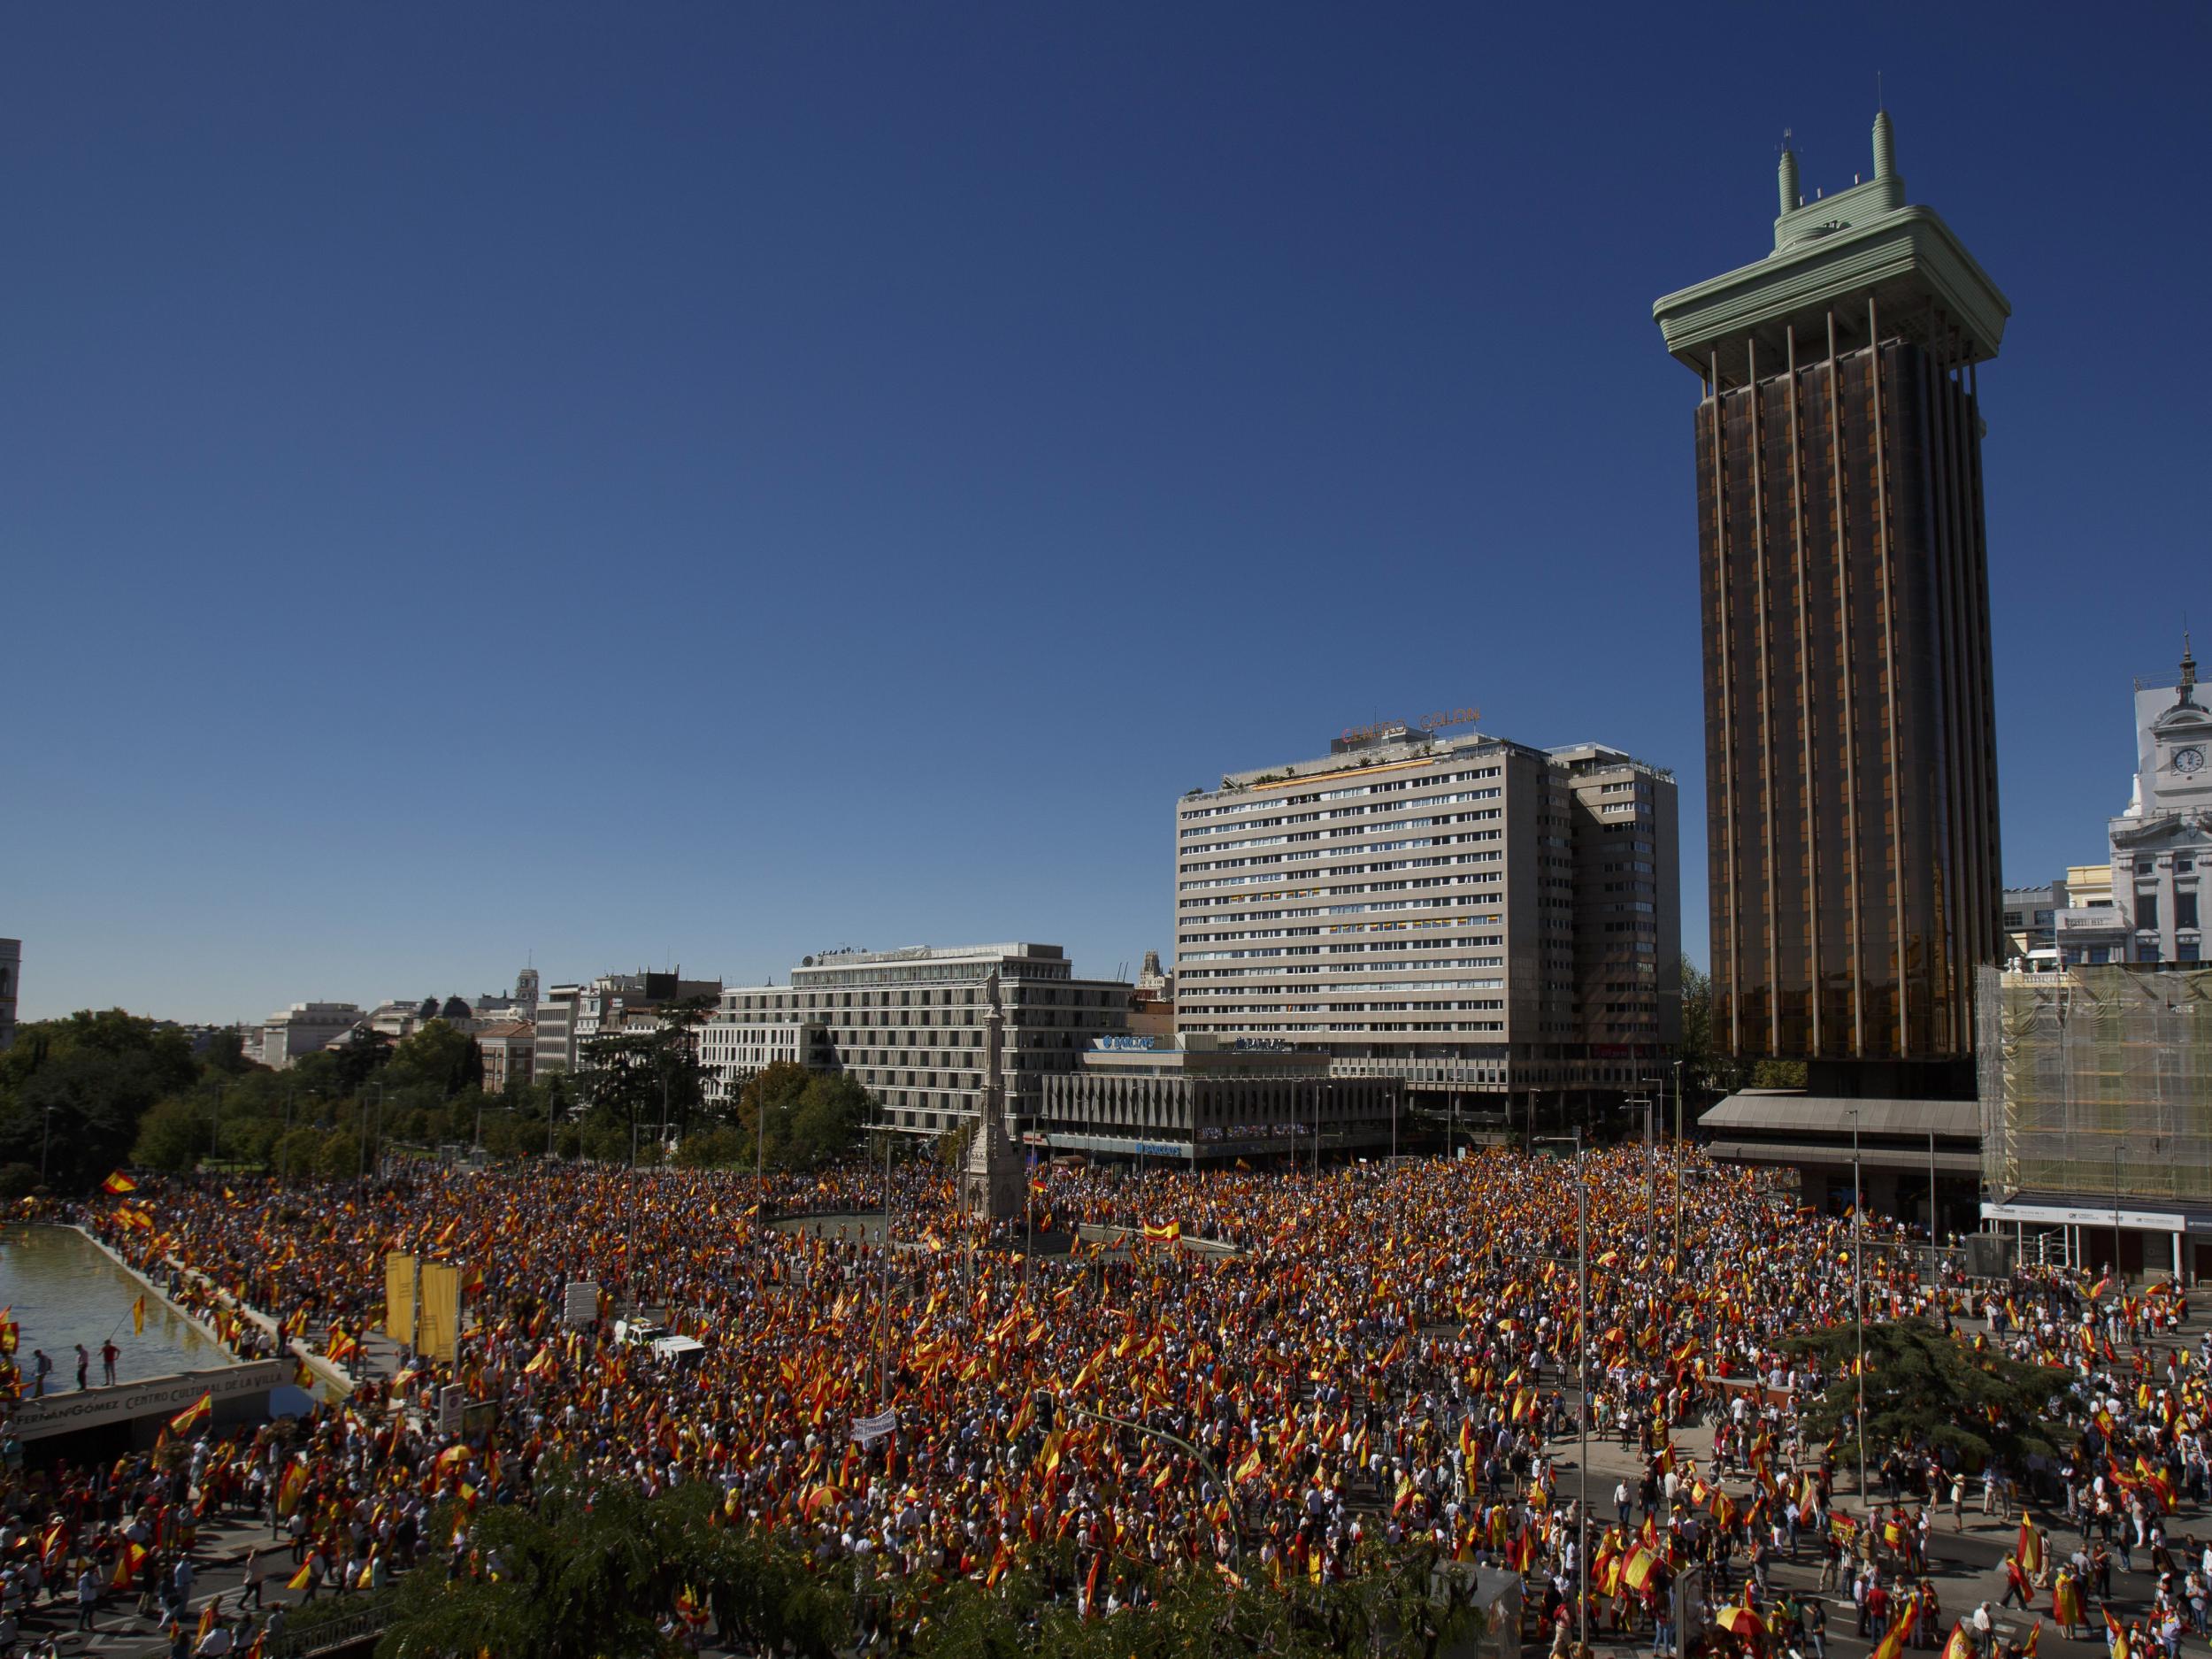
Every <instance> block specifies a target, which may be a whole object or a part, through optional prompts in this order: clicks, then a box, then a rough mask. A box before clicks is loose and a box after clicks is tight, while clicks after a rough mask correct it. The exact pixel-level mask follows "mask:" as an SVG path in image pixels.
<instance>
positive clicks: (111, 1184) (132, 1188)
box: [100, 1170, 138, 1198]
mask: <svg viewBox="0 0 2212 1659" xmlns="http://www.w3.org/2000/svg"><path fill="white" fill-rule="evenodd" d="M100 1190H101V1191H102V1192H104V1193H108V1194H112V1195H113V1196H115V1197H117V1198H120V1197H121V1196H122V1195H123V1194H125V1193H134V1192H136V1191H137V1190H138V1183H137V1182H136V1181H134V1180H133V1179H131V1178H130V1177H129V1176H127V1175H126V1174H124V1173H123V1171H120V1170H117V1171H114V1172H113V1173H112V1174H111V1175H110V1176H109V1177H108V1178H107V1179H105V1180H104V1181H102V1182H101V1183H100Z"/></svg>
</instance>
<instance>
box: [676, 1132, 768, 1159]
mask: <svg viewBox="0 0 2212 1659" xmlns="http://www.w3.org/2000/svg"><path fill="white" fill-rule="evenodd" d="M750 1149H751V1148H750V1146H749V1143H748V1142H747V1141H745V1140H744V1138H743V1137H742V1136H741V1135H740V1134H739V1133H737V1131H736V1130H734V1129H733V1128H731V1127H730V1126H729V1125H727V1124H718V1125H715V1126H714V1127H713V1128H711V1129H701V1130H697V1131H695V1132H694V1133H690V1134H687V1135H686V1136H685V1137H684V1138H683V1140H682V1141H681V1142H680V1143H679V1144H678V1146H677V1148H676V1157H675V1163H676V1167H677V1168H679V1169H685V1170H725V1169H728V1168H729V1167H730V1166H731V1165H732V1164H741V1163H743V1162H744V1161H745V1159H746V1156H747V1154H748V1153H749V1151H750Z"/></svg>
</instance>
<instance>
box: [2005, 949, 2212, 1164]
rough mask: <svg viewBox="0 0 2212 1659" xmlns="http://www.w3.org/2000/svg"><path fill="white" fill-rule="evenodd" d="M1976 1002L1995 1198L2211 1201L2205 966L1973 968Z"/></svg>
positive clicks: (2211, 1001)
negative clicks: (2065, 1196)
mask: <svg viewBox="0 0 2212 1659" xmlns="http://www.w3.org/2000/svg"><path fill="white" fill-rule="evenodd" d="M1975 1014H1976V1020H1975V1029H1976V1033H1977V1042H1978V1046H1979V1049H1980V1053H1979V1056H1978V1059H1979V1063H1980V1064H1979V1068H1978V1069H1979V1071H1980V1078H1981V1108H1982V1110H1981V1118H1982V1176H1983V1179H1984V1180H1985V1182H1986V1183H1987V1184H1988V1187H1989V1191H1990V1194H1991V1195H1992V1196H1993V1197H1995V1198H1999V1199H2008V1198H2011V1197H2013V1196H2014V1195H2016V1194H2023V1193H2031V1194H2034V1193H2052V1194H2098V1195H2099V1196H2100V1197H2101V1196H2103V1195H2104V1194H2111V1195H2113V1196H2114V1197H2115V1198H2116V1199H2118V1200H2120V1201H2122V1202H2125V1201H2127V1200H2131V1199H2135V1200H2165V1201H2168V1202H2176V1201H2178V1202H2185V1203H2186V1202H2197V1203H2200V1204H2212V969H2181V970H2175V969H2166V970H2155V969H2148V968H2126V967H2082V968H2068V969H2064V970H2062V971H2061V972H2051V973H2023V972H2005V971H2002V970H2000V969H1996V968H1984V969H1982V970H1981V972H1980V975H1979V979H1978V983H1977V986H1976V1008H1975Z"/></svg>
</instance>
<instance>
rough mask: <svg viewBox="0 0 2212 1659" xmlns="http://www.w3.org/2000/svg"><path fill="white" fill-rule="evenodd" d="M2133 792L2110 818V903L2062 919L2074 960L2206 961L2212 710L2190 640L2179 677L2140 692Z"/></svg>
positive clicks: (2066, 951)
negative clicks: (2200, 690)
mask: <svg viewBox="0 0 2212 1659" xmlns="http://www.w3.org/2000/svg"><path fill="white" fill-rule="evenodd" d="M2135 732H2136V741H2135V790H2134V794H2133V795H2132V796H2131V798H2130V799H2129V801H2128V805H2127V810H2125V811H2124V812H2123V813H2121V814H2120V816H2119V817H2117V818H2114V819H2112V820H2111V823H2110V826H2109V830H2108V834H2109V839H2110V843H2111V849H2112V904H2111V907H2110V908H2109V909H2102V908H2100V909H2096V910H2067V911H2064V912H2063V913H2062V915H2061V916H2060V918H2059V927H2058V941H2059V947H2060V951H2061V955H2062V959H2063V960H2064V961H2065V962H2067V963H2068V964H2077V963H2081V964H2087V963H2097V962H2139V963H2197V962H2202V961H2204V960H2205V955H2204V947H2203V941H2204V936H2205V935H2204V928H2203V921H2202V917H2203V908H2202V907H2203V905H2204V903H2205V901H2206V899H2207V898H2208V897H2212V892H2208V886H2207V884H2208V878H2212V709H2208V708H2207V707H2206V706H2205V704H2204V703H2202V702H2201V701H2200V700H2199V698H2198V695H2197V663H2196V658H2195V657H2194V656H2193V655H2192V654H2191V652H2190V649H2189V645H2188V642H2187V641H2186V639H2184V641H2183V643H2182V657H2181V679H2180V680H2179V682H2178V683H2177V684H2176V685H2172V686H2158V687H2138V688H2137V690H2136V693H2135Z"/></svg>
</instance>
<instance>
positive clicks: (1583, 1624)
mask: <svg viewBox="0 0 2212 1659" xmlns="http://www.w3.org/2000/svg"><path fill="white" fill-rule="evenodd" d="M1530 1141H1531V1142H1532V1144H1533V1143H1536V1142H1538V1141H1565V1142H1569V1143H1571V1145H1572V1146H1573V1147H1574V1149H1575V1376H1576V1386H1577V1388H1578V1390H1579V1392H1580V1394H1581V1395H1582V1399H1581V1401H1580V1402H1579V1404H1578V1408H1577V1409H1576V1411H1575V1433H1576V1437H1577V1440H1578V1447H1579V1449H1578V1452H1577V1454H1576V1463H1577V1467H1578V1471H1579V1473H1580V1477H1581V1482H1582V1495H1581V1496H1580V1497H1579V1498H1578V1499H1577V1500H1576V1501H1575V1579H1576V1586H1575V1633H1576V1640H1578V1641H1579V1642H1580V1643H1581V1645H1582V1647H1584V1649H1585V1650H1587V1648H1588V1647H1589V1646H1590V1186H1589V1179H1588V1176H1587V1175H1586V1172H1585V1171H1584V1170H1583V1167H1582V1132H1581V1131H1580V1130H1579V1129H1578V1130H1576V1131H1574V1132H1573V1133H1571V1134H1564V1135H1532V1136H1531V1137H1530Z"/></svg>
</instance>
